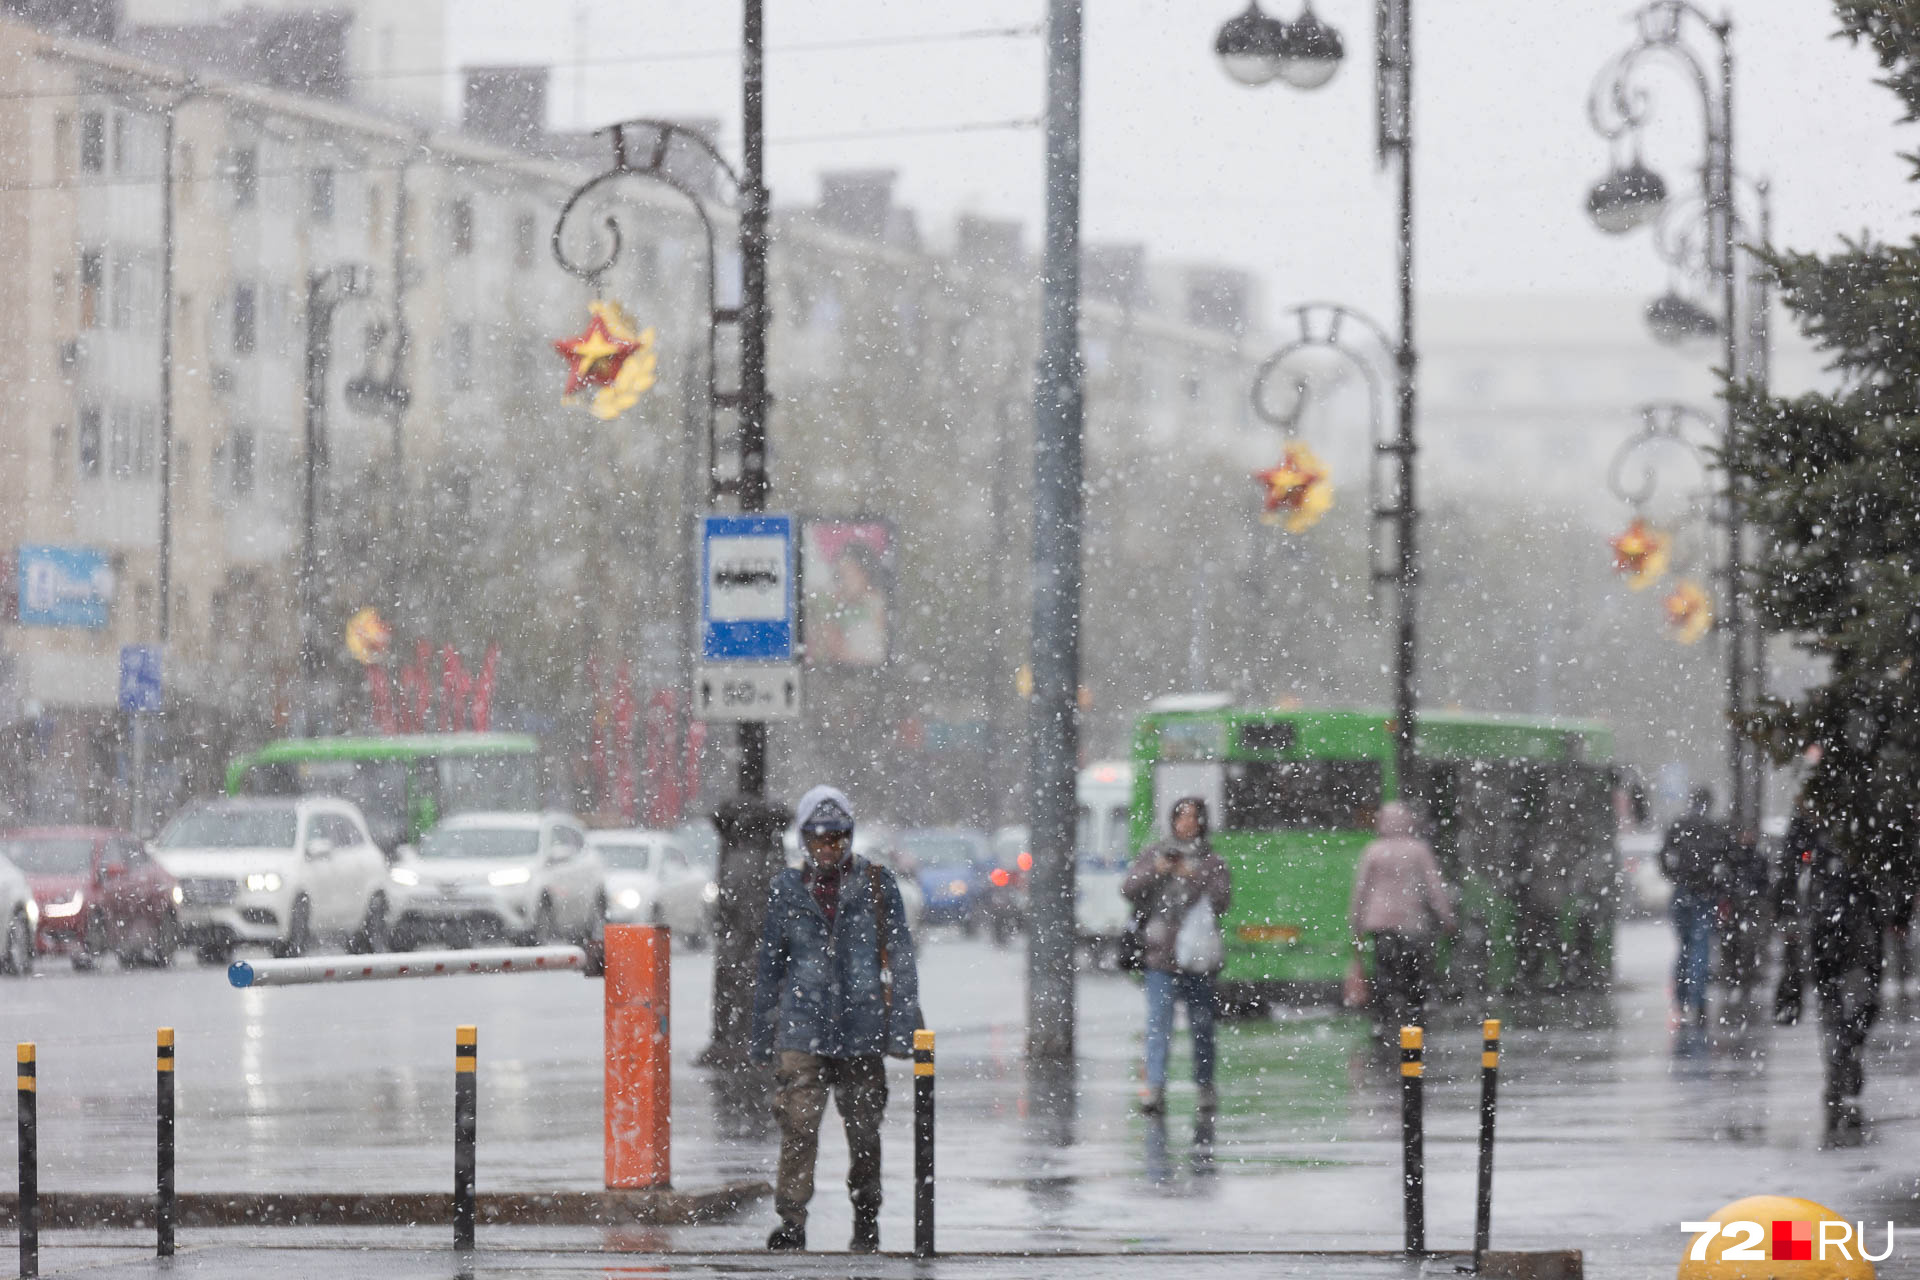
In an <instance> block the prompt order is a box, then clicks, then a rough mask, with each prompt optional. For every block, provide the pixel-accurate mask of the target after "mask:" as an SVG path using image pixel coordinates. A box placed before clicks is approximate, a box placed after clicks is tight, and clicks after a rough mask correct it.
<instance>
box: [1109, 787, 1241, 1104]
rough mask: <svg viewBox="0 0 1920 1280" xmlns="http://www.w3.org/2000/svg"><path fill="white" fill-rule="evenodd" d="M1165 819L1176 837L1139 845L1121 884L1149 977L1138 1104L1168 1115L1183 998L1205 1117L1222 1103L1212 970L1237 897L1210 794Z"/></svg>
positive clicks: (1191, 799) (1189, 799)
mask: <svg viewBox="0 0 1920 1280" xmlns="http://www.w3.org/2000/svg"><path fill="white" fill-rule="evenodd" d="M1167 825H1168V827H1169V829H1170V830H1171V832H1172V839H1170V840H1162V841H1160V842H1158V843H1156V844H1151V845H1148V846H1147V847H1146V848H1145V849H1143V850H1141V852H1140V856H1139V857H1138V858H1136V859H1135V860H1134V863H1133V866H1131V867H1129V868H1128V869H1127V878H1126V879H1125V880H1124V881H1122V882H1121V885H1120V892H1121V894H1122V896H1124V897H1125V898H1126V899H1127V900H1128V901H1129V902H1131V903H1133V904H1134V909H1135V911H1136V913H1137V914H1138V915H1139V917H1140V920H1141V924H1140V930H1141V942H1142V944H1143V953H1142V956H1141V967H1142V968H1143V969H1145V971H1146V979H1147V1093H1146V1096H1145V1097H1144V1098H1142V1099H1141V1102H1140V1109H1141V1110H1142V1111H1143V1112H1145V1113H1146V1114H1148V1115H1150V1116H1158V1115H1164V1114H1165V1113H1166V1109H1167V1054H1168V1051H1169V1050H1170V1048H1171V1044H1172V1040H1173V1015H1174V1003H1175V1001H1179V1002H1180V1003H1182V1004H1185V1005H1186V1007H1187V1025H1188V1026H1189V1027H1190V1028H1191V1029H1192V1032H1193V1083H1194V1085H1195V1087H1196V1088H1197V1089H1198V1090H1199V1099H1198V1103H1197V1105H1198V1109H1199V1111H1200V1114H1201V1115H1202V1116H1203V1117H1204V1116H1209V1115H1211V1114H1212V1113H1213V1111H1214V1108H1215V1107H1216V1106H1218V1105H1219V1099H1218V1095H1217V1094H1216V1093H1215V1092H1214V1086H1213V1065H1214V1035H1213V1022H1214V1012H1215V1010H1214V975H1215V974H1217V973H1219V972H1220V969H1221V967H1222V965H1223V964H1224V963H1225V952H1224V948H1223V946H1222V944H1221V937H1220V917H1221V916H1223V915H1225V914H1226V911H1227V907H1228V905H1229V904H1230V903H1231V902H1232V900H1233V885H1232V878H1231V876H1230V875H1229V874H1228V872H1227V864H1226V863H1224V862H1222V861H1221V860H1220V857H1219V855H1218V854H1216V853H1214V851H1213V846H1212V845H1211V844H1209V843H1208V842H1207V802H1206V801H1205V800H1202V799H1201V798H1200V797H1199V796H1186V797H1184V798H1183V799H1180V800H1176V801H1174V804H1173V811H1172V812H1171V813H1170V814H1169V815H1168V819H1167Z"/></svg>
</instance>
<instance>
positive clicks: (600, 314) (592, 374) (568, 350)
mask: <svg viewBox="0 0 1920 1280" xmlns="http://www.w3.org/2000/svg"><path fill="white" fill-rule="evenodd" d="M587 310H588V311H589V312H590V313H591V314H592V317H593V318H592V320H591V321H589V322H588V324H587V327H586V329H585V330H584V331H583V332H582V333H580V334H579V335H578V336H577V337H572V338H562V339H560V340H559V341H557V342H555V343H554V344H553V349H554V350H555V351H557V352H558V353H559V354H560V357H561V358H562V359H563V360H565V361H566V362H567V389H566V391H565V393H564V394H563V395H562V397H561V402H562V403H564V404H574V403H577V402H578V400H579V398H580V396H581V394H582V393H583V392H585V391H586V390H588V389H589V388H593V389H594V392H593V400H592V402H591V404H590V405H589V406H588V407H589V408H590V409H591V410H592V411H593V415H594V416H595V417H597V418H600V419H601V420H603V421H610V420H612V419H614V418H617V417H619V416H620V415H621V414H622V413H624V412H626V411H627V410H628V409H630V408H632V407H633V406H634V404H635V403H637V402H638V401H639V399H640V396H641V393H642V392H644V391H646V390H647V388H649V387H651V386H652V385H653V382H654V371H655V367H656V364H657V357H656V355H655V353H654V349H653V340H654V331H653V330H652V329H647V330H643V331H641V332H637V333H636V332H635V331H634V328H633V322H632V321H631V320H629V319H628V318H627V313H626V312H625V311H623V310H621V308H620V306H619V304H618V303H613V302H590V303H588V304H587Z"/></svg>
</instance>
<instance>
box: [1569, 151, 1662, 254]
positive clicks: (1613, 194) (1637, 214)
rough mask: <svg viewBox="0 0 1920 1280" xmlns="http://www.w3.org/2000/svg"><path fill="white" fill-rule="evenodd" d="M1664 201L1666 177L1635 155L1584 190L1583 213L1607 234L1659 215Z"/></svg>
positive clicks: (1640, 224) (1630, 228)
mask: <svg viewBox="0 0 1920 1280" xmlns="http://www.w3.org/2000/svg"><path fill="white" fill-rule="evenodd" d="M1666 203H1667V183H1666V180H1665V179H1664V178H1662V177H1661V176H1660V175H1659V174H1657V173H1655V172H1654V171H1653V170H1651V169H1649V168H1647V166H1646V165H1644V164H1642V163H1641V162H1640V158H1639V157H1638V156H1635V157H1634V158H1633V160H1632V161H1630V162H1629V163H1628V164H1627V166H1626V167H1625V168H1621V169H1615V170H1614V171H1613V172H1612V173H1609V174H1608V175H1607V176H1606V177H1604V178H1602V179H1600V181H1598V182H1596V183H1594V184H1593V190H1592V191H1589V192H1588V193H1587V214H1588V216H1590V217H1591V218H1592V219H1593V225H1594V226H1596V227H1599V228H1600V229H1601V230H1602V231H1604V232H1606V233H1607V234H1608V235H1610V236H1620V235H1625V234H1627V233H1628V232H1629V231H1635V230H1638V229H1639V228H1641V227H1643V226H1645V225H1646V224H1647V223H1649V222H1651V221H1652V220H1653V219H1655V218H1657V217H1659V216H1660V212H1661V210H1662V209H1664V208H1665V207H1666Z"/></svg>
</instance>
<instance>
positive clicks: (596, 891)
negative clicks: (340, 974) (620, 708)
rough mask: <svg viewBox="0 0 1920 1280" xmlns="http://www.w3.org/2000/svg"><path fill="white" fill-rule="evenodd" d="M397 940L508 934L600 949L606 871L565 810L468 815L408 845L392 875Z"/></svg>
mask: <svg viewBox="0 0 1920 1280" xmlns="http://www.w3.org/2000/svg"><path fill="white" fill-rule="evenodd" d="M388 892H389V893H391V894H392V895H393V921H394V944H395V946H396V947H398V948H400V949H402V950H405V949H408V948H410V947H414V946H418V945H419V944H420V943H421V942H422V941H424V940H426V939H427V938H430V937H438V938H441V939H443V940H445V941H446V942H448V943H449V944H452V945H461V944H471V943H473V942H475V941H477V940H482V939H492V938H508V939H512V940H514V941H516V942H519V943H522V944H536V945H537V944H542V943H553V942H577V943H578V944H580V945H581V946H595V945H598V943H599V941H600V939H601V936H602V933H603V926H604V925H605V924H606V921H607V886H606V871H605V868H604V867H603V866H602V865H601V862H600V855H599V854H598V853H596V852H595V851H594V850H592V849H590V848H588V847H587V833H586V831H585V829H583V828H582V827H581V826H580V824H579V823H578V822H576V821H574V819H573V818H571V817H569V816H567V815H566V814H562V813H462V814H456V815H455V816H453V817H451V818H448V819H446V820H445V821H444V822H442V823H440V825H439V826H437V827H435V828H434V829H433V830H431V831H429V832H427V834H426V835H424V836H422V837H420V844H419V846H418V847H417V848H413V849H408V848H406V847H404V846H402V848H401V852H400V858H399V860H398V861H397V862H395V863H394V866H393V870H392V871H390V872H389V873H388Z"/></svg>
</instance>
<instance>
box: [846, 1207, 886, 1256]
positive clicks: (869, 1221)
mask: <svg viewBox="0 0 1920 1280" xmlns="http://www.w3.org/2000/svg"><path fill="white" fill-rule="evenodd" d="M847 1252H848V1253H878V1252H880V1215H879V1214H877V1213H862V1212H860V1211H859V1210H857V1209H856V1210H855V1211H854V1214H853V1239H851V1240H849V1241H847Z"/></svg>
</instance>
